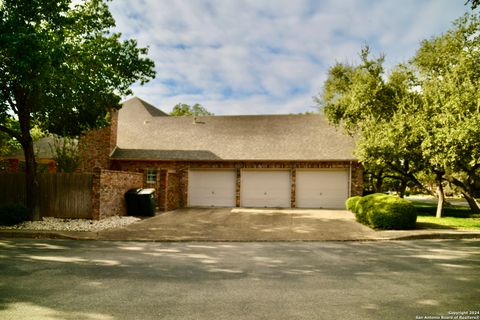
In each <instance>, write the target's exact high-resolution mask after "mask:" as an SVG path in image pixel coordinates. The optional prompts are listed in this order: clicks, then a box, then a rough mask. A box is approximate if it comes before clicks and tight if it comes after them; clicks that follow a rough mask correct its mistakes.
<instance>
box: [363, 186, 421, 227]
mask: <svg viewBox="0 0 480 320" xmlns="http://www.w3.org/2000/svg"><path fill="white" fill-rule="evenodd" d="M356 209H357V213H356V219H357V221H358V222H360V223H363V224H365V225H368V226H370V227H372V228H375V229H411V228H415V224H416V221H417V210H416V209H415V207H414V206H413V205H412V203H411V202H410V201H408V200H405V199H401V198H398V197H396V196H389V195H385V194H381V193H375V194H371V195H368V196H365V197H363V198H361V199H360V200H359V201H358V202H357V208H356Z"/></svg>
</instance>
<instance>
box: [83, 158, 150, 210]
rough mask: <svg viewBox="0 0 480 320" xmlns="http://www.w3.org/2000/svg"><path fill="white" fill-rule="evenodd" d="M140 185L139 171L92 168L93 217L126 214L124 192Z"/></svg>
mask: <svg viewBox="0 0 480 320" xmlns="http://www.w3.org/2000/svg"><path fill="white" fill-rule="evenodd" d="M142 187H143V175H142V174H141V173H135V172H122V171H112V170H102V169H100V168H95V169H93V187H92V199H93V204H92V207H93V208H92V211H93V219H96V220H100V219H104V218H107V217H111V216H124V215H126V213H127V208H126V204H125V192H126V191H128V190H129V189H133V188H142Z"/></svg>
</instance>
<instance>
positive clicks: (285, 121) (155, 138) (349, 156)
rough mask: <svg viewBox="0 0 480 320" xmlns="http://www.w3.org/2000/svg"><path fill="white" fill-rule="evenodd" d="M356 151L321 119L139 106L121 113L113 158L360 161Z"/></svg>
mask: <svg viewBox="0 0 480 320" xmlns="http://www.w3.org/2000/svg"><path fill="white" fill-rule="evenodd" d="M153 113H155V112H153ZM162 114H163V115H164V113H163V112H162ZM195 119H196V120H195ZM353 149H354V141H353V139H352V138H350V137H348V136H346V135H344V134H343V133H342V132H341V131H340V130H336V129H335V128H334V127H332V126H330V125H329V124H328V122H327V121H326V119H325V118H324V117H323V116H321V115H245V116H201V117H196V118H195V117H193V116H184V117H171V116H152V112H150V111H148V110H147V109H144V110H141V106H140V105H139V104H138V103H136V102H135V103H129V104H124V106H123V108H122V109H120V112H119V121H118V136H117V148H116V150H115V151H114V152H113V154H112V158H113V159H136V160H305V161H309V160H354V159H355V157H354V156H353Z"/></svg>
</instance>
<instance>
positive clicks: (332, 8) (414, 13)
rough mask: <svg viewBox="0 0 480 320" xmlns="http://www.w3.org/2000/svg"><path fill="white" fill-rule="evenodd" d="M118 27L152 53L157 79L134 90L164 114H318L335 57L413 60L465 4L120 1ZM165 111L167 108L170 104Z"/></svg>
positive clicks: (412, 0) (411, 0) (445, 0)
mask: <svg viewBox="0 0 480 320" xmlns="http://www.w3.org/2000/svg"><path fill="white" fill-rule="evenodd" d="M110 7H111V9H112V13H113V15H114V17H115V18H116V21H117V29H118V30H119V31H121V32H122V33H123V34H124V36H125V37H127V38H130V37H133V38H136V39H137V40H138V42H139V44H140V45H141V46H149V47H150V57H151V58H152V59H153V60H154V61H155V63H156V68H157V78H156V79H155V80H154V81H152V82H151V83H149V84H148V85H147V86H145V87H143V88H142V87H135V88H134V91H135V94H136V95H138V96H140V97H142V98H143V99H145V100H147V101H149V102H151V103H153V104H154V105H156V106H158V107H162V108H163V109H168V108H171V107H173V105H174V104H176V103H178V102H185V103H196V102H198V103H201V104H202V105H204V106H205V107H206V108H207V109H208V110H211V111H213V112H215V113H216V114H248V113H296V112H303V111H311V109H310V108H309V106H312V105H313V101H312V96H314V95H316V94H317V93H318V92H319V91H320V89H321V86H322V83H323V81H324V80H325V78H326V74H327V70H328V68H329V67H330V66H331V65H333V64H334V63H335V62H336V61H340V62H355V61H357V57H358V52H359V50H360V48H361V46H362V45H364V44H366V43H368V44H369V45H370V46H371V47H372V49H373V52H374V53H376V54H379V53H380V52H384V53H386V55H387V66H393V65H395V64H397V63H399V62H402V61H404V60H406V59H408V58H410V57H411V56H412V55H413V54H414V53H415V50H416V48H417V47H418V44H419V42H420V41H421V40H422V39H424V38H429V37H431V36H433V35H434V34H439V33H441V32H444V31H446V30H447V29H448V28H449V26H450V23H451V21H452V20H453V19H455V18H456V17H458V16H460V15H461V14H462V13H463V12H464V11H465V10H467V8H466V7H465V6H463V3H462V1H451V0H424V1H417V0H405V1H402V2H398V1H395V0H388V1H379V0H345V1H343V0H342V1H335V0H329V1H326V0H325V1H321V0H318V1H316V0H296V1H291V0H276V1H269V0H229V1H225V0H183V1H171V0H142V1H135V2H131V1H128V0H116V1H114V2H112V3H111V5H110ZM166 107H167V108H166Z"/></svg>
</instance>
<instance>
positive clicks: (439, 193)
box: [435, 174, 445, 218]
mask: <svg viewBox="0 0 480 320" xmlns="http://www.w3.org/2000/svg"><path fill="white" fill-rule="evenodd" d="M442 176H443V174H437V179H436V180H437V197H438V204H437V213H436V215H435V216H436V217H437V218H441V217H442V212H443V205H444V203H445V193H444V192H443V185H442Z"/></svg>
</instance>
